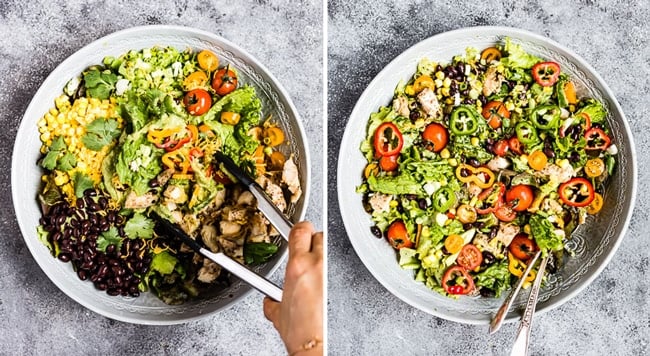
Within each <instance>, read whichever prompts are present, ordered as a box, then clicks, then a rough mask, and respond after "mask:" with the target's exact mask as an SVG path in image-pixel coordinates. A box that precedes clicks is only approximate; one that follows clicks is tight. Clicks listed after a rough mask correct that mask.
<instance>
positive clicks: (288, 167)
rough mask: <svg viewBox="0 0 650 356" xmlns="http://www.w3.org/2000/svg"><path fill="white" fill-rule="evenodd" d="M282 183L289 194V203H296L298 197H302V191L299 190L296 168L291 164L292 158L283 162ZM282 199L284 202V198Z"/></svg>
mask: <svg viewBox="0 0 650 356" xmlns="http://www.w3.org/2000/svg"><path fill="white" fill-rule="evenodd" d="M282 182H283V183H284V184H286V185H287V188H288V189H289V191H290V192H291V202H292V203H295V202H297V201H298V199H300V196H302V189H301V188H300V178H299V177H298V167H297V166H296V164H295V163H294V162H293V157H289V159H288V160H287V161H286V162H284V168H283V169H282ZM282 199H283V200H284V197H283V198H282ZM282 210H284V209H282Z"/></svg>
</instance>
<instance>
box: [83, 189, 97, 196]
mask: <svg viewBox="0 0 650 356" xmlns="http://www.w3.org/2000/svg"><path fill="white" fill-rule="evenodd" d="M84 195H85V196H87V197H96V196H97V191H96V190H94V189H86V190H85V191H84Z"/></svg>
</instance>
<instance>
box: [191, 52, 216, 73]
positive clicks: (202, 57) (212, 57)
mask: <svg viewBox="0 0 650 356" xmlns="http://www.w3.org/2000/svg"><path fill="white" fill-rule="evenodd" d="M196 60H197V61H198V62H199V67H201V69H203V70H207V71H208V72H213V71H215V70H216V69H217V68H219V57H217V55H216V54H214V53H213V52H212V51H208V50H207V49H205V50H203V51H201V52H199V54H198V55H197V56H196Z"/></svg>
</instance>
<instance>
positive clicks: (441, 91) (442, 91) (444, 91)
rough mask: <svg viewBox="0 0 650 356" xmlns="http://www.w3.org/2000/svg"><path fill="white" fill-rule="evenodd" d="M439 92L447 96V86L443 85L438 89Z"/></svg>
mask: <svg viewBox="0 0 650 356" xmlns="http://www.w3.org/2000/svg"><path fill="white" fill-rule="evenodd" d="M440 93H441V94H442V95H443V96H449V87H443V88H442V89H440Z"/></svg>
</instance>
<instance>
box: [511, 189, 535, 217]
mask: <svg viewBox="0 0 650 356" xmlns="http://www.w3.org/2000/svg"><path fill="white" fill-rule="evenodd" d="M533 198H534V194H533V189H532V188H531V187H530V186H528V185H524V184H519V185H515V186H513V187H512V188H510V189H509V190H508V191H507V192H506V202H508V204H509V205H510V207H511V208H512V210H514V211H524V210H526V209H528V207H530V204H532V203H533Z"/></svg>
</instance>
